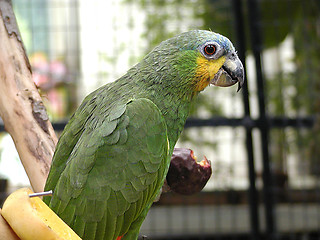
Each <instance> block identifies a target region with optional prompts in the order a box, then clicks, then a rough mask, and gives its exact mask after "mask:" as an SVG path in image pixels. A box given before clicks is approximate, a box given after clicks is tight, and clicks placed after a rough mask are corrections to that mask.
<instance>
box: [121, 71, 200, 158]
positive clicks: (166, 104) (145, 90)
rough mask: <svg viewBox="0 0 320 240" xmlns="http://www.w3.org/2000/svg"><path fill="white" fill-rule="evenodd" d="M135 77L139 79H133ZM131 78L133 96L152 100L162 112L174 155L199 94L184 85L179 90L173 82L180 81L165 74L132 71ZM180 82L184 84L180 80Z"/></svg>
mask: <svg viewBox="0 0 320 240" xmlns="http://www.w3.org/2000/svg"><path fill="white" fill-rule="evenodd" d="M137 70H139V69H137ZM141 73H143V75H142V74H141ZM134 75H137V77H133V76H134ZM139 75H140V76H139ZM129 76H130V78H131V80H132V81H130V80H129V82H130V83H129V85H130V86H128V87H129V88H130V89H131V92H132V93H133V94H132V96H133V97H134V98H140V97H143V98H148V99H150V100H151V101H152V102H153V103H155V104H156V106H157V107H158V108H159V109H160V111H161V112H162V114H163V116H164V118H165V121H166V124H167V132H168V139H169V144H170V153H172V151H173V148H174V146H175V144H176V142H177V140H178V138H179V136H180V134H181V132H182V130H183V127H184V125H185V122H186V119H187V117H188V115H189V111H190V106H191V103H192V101H193V100H194V99H195V96H196V95H197V94H196V93H194V92H193V91H191V88H189V89H188V88H186V86H184V85H183V84H181V86H180V87H178V88H177V87H176V85H174V86H173V84H172V82H173V81H178V80H177V79H173V77H171V78H168V76H167V75H166V73H165V72H163V73H162V72H161V71H160V72H152V71H150V72H148V74H146V72H143V70H139V71H135V72H134V73H133V72H132V71H131V72H130V74H129ZM146 76H147V77H146ZM133 79H136V81H135V80H133ZM141 80H143V81H141ZM179 81H180V82H182V83H183V82H184V81H183V80H180V79H179ZM127 83H128V82H127Z"/></svg>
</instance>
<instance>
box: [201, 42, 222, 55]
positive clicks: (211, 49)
mask: <svg viewBox="0 0 320 240" xmlns="http://www.w3.org/2000/svg"><path fill="white" fill-rule="evenodd" d="M199 50H200V52H201V54H202V55H203V56H204V57H206V58H208V59H217V58H218V57H220V56H221V55H222V54H223V52H224V51H223V48H221V47H220V45H219V44H217V43H216V42H207V43H205V44H203V45H202V46H200V47H199Z"/></svg>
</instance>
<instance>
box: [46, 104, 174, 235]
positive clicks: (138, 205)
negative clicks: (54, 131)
mask: <svg viewBox="0 0 320 240" xmlns="http://www.w3.org/2000/svg"><path fill="white" fill-rule="evenodd" d="M108 111H109V113H108V114H107V115H105V114H101V113H100V114H99V115H95V114H94V113H93V114H92V115H90V116H92V117H91V118H90V117H89V118H87V120H86V121H85V120H83V122H80V123H77V124H75V128H72V125H73V124H72V122H71V124H70V126H68V129H67V130H68V131H73V135H74V134H75V135H76V136H77V138H78V139H77V141H76V140H74V139H72V138H71V139H70V142H68V139H66V140H62V143H63V144H66V145H67V144H69V145H73V144H74V141H76V143H75V144H74V147H73V149H71V150H69V149H68V148H67V150H64V148H63V146H60V148H62V150H60V151H63V154H65V152H66V151H67V152H69V153H70V154H69V155H70V156H69V157H68V158H67V159H64V160H63V161H62V162H63V164H62V165H63V167H61V169H58V170H57V172H55V171H54V172H55V173H53V174H52V176H51V177H50V178H49V179H48V183H47V186H46V188H49V187H53V190H54V195H53V197H52V199H51V201H50V207H51V208H52V209H53V210H54V211H55V212H56V213H57V214H58V215H59V216H60V217H61V218H62V219H63V220H64V221H65V222H66V223H68V224H69V225H70V226H71V227H72V228H73V229H74V230H75V232H77V234H78V235H79V236H80V237H82V238H83V239H116V238H117V237H119V236H122V235H124V234H126V233H127V232H128V231H129V232H134V233H135V234H138V232H139V228H140V225H141V223H142V221H143V219H144V215H145V213H146V212H147V211H146V209H148V208H149V207H150V205H151V203H152V202H153V199H154V198H155V197H156V196H157V194H158V193H159V189H160V188H161V186H162V184H163V181H164V178H165V174H166V172H167V168H168V165H169V162H170V157H169V156H168V139H167V128H166V124H165V120H164V118H163V116H162V114H161V112H160V110H159V109H158V107H157V106H156V105H155V104H154V103H153V102H152V101H150V100H148V99H136V100H130V101H129V102H127V103H125V104H115V105H113V107H111V108H109V110H108ZM80 112H86V107H85V106H84V107H82V110H81V111H80ZM79 124H85V126H86V127H85V128H84V129H83V127H82V128H79V127H78V125H79ZM66 134H69V133H66ZM71 135H72V134H71ZM60 145H61V144H60ZM57 150H59V149H57ZM63 156H64V155H63ZM57 158H59V156H55V161H61V160H59V159H57ZM64 158H65V157H64ZM56 159H57V160H56ZM62 168H63V169H62ZM59 171H60V172H59ZM51 172H52V171H51ZM55 175H58V176H55ZM52 180H54V181H55V186H54V183H53V181H52ZM142 215H143V217H142ZM132 228H135V229H132Z"/></svg>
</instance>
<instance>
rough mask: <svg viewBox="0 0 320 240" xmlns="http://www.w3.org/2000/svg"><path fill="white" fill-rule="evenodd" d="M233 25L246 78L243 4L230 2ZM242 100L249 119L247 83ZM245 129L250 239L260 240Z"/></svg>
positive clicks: (250, 148) (249, 140) (249, 141)
mask: <svg viewBox="0 0 320 240" xmlns="http://www.w3.org/2000/svg"><path fill="white" fill-rule="evenodd" d="M232 6H233V13H234V18H235V20H234V23H235V27H234V29H235V31H236V37H237V39H236V43H237V47H236V49H237V50H238V56H239V58H240V60H241V62H242V63H243V66H244V69H245V76H246V56H245V52H246V40H245V34H246V33H245V27H244V16H243V4H242V1H239V0H232ZM242 99H243V106H244V114H245V116H244V118H243V119H251V118H250V115H251V112H250V103H249V100H250V99H249V91H248V81H245V82H244V85H243V88H242ZM245 129H246V150H247V160H248V178H249V189H248V200H249V210H250V226H251V227H250V238H251V239H252V240H258V239H260V220H259V197H258V191H257V188H256V174H255V165H254V153H253V138H252V124H248V126H245Z"/></svg>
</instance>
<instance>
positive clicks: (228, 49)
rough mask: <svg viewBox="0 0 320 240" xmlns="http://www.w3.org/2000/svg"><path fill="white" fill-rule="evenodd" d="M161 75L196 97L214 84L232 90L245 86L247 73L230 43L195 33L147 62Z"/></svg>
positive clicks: (159, 48)
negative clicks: (196, 94) (230, 87)
mask: <svg viewBox="0 0 320 240" xmlns="http://www.w3.org/2000/svg"><path fill="white" fill-rule="evenodd" d="M145 59H146V60H147V64H149V65H152V66H153V69H155V70H156V71H158V72H161V71H164V72H166V75H167V76H168V73H169V76H170V84H171V86H172V85H173V86H175V88H177V87H178V88H181V89H189V90H190V89H191V90H192V92H193V93H197V92H200V91H202V90H204V89H205V88H206V87H207V86H208V85H210V84H212V85H215V86H220V87H229V86H232V85H234V84H236V83H238V84H239V86H238V90H240V88H241V86H242V85H243V82H244V69H243V65H242V63H241V61H240V60H239V58H238V56H237V53H236V51H235V48H234V47H233V45H232V43H231V41H230V40H229V39H228V38H226V37H224V36H222V35H220V34H218V33H215V32H211V31H205V30H193V31H189V32H185V33H182V34H180V35H177V36H175V37H173V38H170V39H168V40H166V41H163V42H162V43H161V44H160V45H159V46H157V47H156V48H155V49H154V50H153V51H152V52H151V53H149V54H148V55H147V56H146V58H145Z"/></svg>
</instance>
